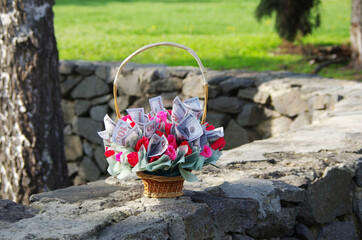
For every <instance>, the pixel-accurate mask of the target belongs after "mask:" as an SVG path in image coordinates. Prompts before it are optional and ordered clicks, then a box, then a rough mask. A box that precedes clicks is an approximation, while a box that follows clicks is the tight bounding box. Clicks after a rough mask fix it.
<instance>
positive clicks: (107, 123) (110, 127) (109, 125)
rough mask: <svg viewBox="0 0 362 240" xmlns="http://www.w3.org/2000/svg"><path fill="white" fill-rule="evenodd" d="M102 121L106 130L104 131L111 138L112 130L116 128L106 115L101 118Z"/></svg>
mask: <svg viewBox="0 0 362 240" xmlns="http://www.w3.org/2000/svg"><path fill="white" fill-rule="evenodd" d="M103 121H104V127H105V128H106V131H107V132H108V134H109V135H111V136H112V134H113V131H114V128H115V127H116V123H115V122H114V121H113V120H112V119H111V118H110V117H109V116H108V114H106V116H104V118H103Z"/></svg>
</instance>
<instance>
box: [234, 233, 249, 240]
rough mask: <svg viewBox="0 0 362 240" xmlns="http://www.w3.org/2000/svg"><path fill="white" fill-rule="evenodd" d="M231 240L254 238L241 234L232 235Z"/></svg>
mask: <svg viewBox="0 0 362 240" xmlns="http://www.w3.org/2000/svg"><path fill="white" fill-rule="evenodd" d="M232 240H254V238H252V237H249V236H247V235H242V234H235V233H233V234H232Z"/></svg>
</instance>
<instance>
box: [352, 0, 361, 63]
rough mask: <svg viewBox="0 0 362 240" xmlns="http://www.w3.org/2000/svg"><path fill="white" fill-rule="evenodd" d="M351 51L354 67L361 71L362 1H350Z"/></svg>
mask: <svg viewBox="0 0 362 240" xmlns="http://www.w3.org/2000/svg"><path fill="white" fill-rule="evenodd" d="M351 49H352V61H353V65H354V67H355V68H356V69H362V0H353V1H352V17H351Z"/></svg>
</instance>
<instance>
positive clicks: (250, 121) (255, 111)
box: [236, 103, 268, 127]
mask: <svg viewBox="0 0 362 240" xmlns="http://www.w3.org/2000/svg"><path fill="white" fill-rule="evenodd" d="M267 118H268V116H267V114H266V113H265V110H264V108H263V106H261V105H258V104H253V103H249V104H245V105H244V106H243V108H242V111H241V113H240V114H239V115H238V117H237V120H236V121H237V123H238V124H239V125H240V126H242V127H247V126H255V125H257V124H259V123H261V122H263V121H264V120H266V119H267Z"/></svg>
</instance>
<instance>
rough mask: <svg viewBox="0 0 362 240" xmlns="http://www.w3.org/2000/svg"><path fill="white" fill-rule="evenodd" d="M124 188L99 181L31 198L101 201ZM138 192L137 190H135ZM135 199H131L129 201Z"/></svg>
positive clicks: (70, 201)
mask: <svg viewBox="0 0 362 240" xmlns="http://www.w3.org/2000/svg"><path fill="white" fill-rule="evenodd" d="M125 189H126V187H124V186H115V185H109V184H106V183H105V181H104V180H98V181H94V182H90V183H87V184H85V185H82V186H77V187H75V186H72V187H68V188H62V189H57V190H54V191H51V192H43V193H38V194H34V195H32V196H31V197H30V202H31V203H35V202H41V201H44V200H45V201H48V202H50V201H51V200H54V201H56V199H61V200H63V201H65V202H68V203H76V202H79V201H84V200H92V199H99V198H101V197H107V196H108V195H110V194H112V193H114V192H116V191H120V190H125ZM134 190H135V189H134ZM135 191H136V190H135ZM138 191H139V195H138V196H139V197H140V196H141V188H139V190H138ZM131 199H134V198H129V200H131Z"/></svg>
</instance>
